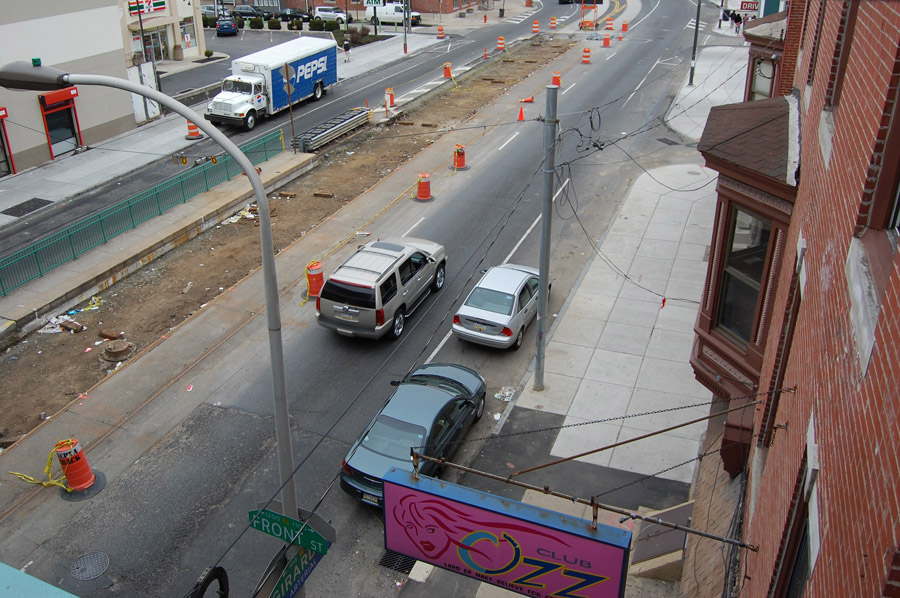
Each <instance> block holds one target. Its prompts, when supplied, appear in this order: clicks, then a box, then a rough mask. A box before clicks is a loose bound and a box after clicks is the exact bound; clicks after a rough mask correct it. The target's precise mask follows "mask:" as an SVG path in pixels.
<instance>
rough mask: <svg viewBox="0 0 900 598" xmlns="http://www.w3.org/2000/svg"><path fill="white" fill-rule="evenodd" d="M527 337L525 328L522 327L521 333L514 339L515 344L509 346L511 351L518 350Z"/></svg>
mask: <svg viewBox="0 0 900 598" xmlns="http://www.w3.org/2000/svg"><path fill="white" fill-rule="evenodd" d="M524 339H525V329H524V328H520V329H519V334H517V335H516V340H515V341H513V344H512V345H510V346H509V349H510V351H518V350H519V347H521V346H522V341H523V340H524Z"/></svg>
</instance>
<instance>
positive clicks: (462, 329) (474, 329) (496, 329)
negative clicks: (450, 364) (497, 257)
mask: <svg viewBox="0 0 900 598" xmlns="http://www.w3.org/2000/svg"><path fill="white" fill-rule="evenodd" d="M540 286H541V285H540V279H539V278H538V271H537V270H536V269H535V268H529V267H528V266H516V265H513V264H504V265H502V266H494V267H493V268H491V269H489V270H488V271H487V272H485V274H484V276H483V277H482V278H481V280H480V281H478V284H476V285H475V288H473V289H472V292H471V293H469V296H468V297H466V300H465V301H464V302H463V304H462V305H461V306H460V308H459V309H458V310H457V312H456V315H455V316H453V333H454V334H455V335H456V336H458V337H459V338H461V339H463V340H467V341H469V342H472V343H477V344H479V345H486V346H488V347H497V348H501V349H510V348H511V349H513V350H516V349H518V348H519V347H521V346H522V338H523V337H524V336H525V328H527V327H528V324H530V323H531V320H533V319H534V316H535V314H537V306H538V291H539V290H540Z"/></svg>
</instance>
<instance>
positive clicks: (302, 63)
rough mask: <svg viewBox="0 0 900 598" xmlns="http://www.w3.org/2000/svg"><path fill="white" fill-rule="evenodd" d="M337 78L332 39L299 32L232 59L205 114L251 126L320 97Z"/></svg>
mask: <svg viewBox="0 0 900 598" xmlns="http://www.w3.org/2000/svg"><path fill="white" fill-rule="evenodd" d="M335 83H337V43H335V41H334V39H333V38H332V39H323V38H319V37H298V38H297V39H293V40H291V41H289V42H285V43H283V44H278V45H277V46H272V47H271V48H266V49H265V50H260V51H259V52H254V53H253V54H248V55H247V56H244V57H243V58H237V59H235V60H233V61H232V62H231V75H230V76H228V77H226V78H225V79H224V80H223V81H222V91H220V92H219V93H218V94H217V95H216V97H214V98H213V99H212V101H210V103H209V106H207V108H206V113H205V114H204V115H203V116H204V118H206V120H208V121H210V122H212V123H216V124H228V125H237V126H243V127H244V129H246V130H248V131H250V130H251V129H253V127H255V126H256V123H257V122H258V121H259V119H261V118H265V117H267V116H270V115H272V114H276V113H278V112H281V111H282V110H284V109H285V108H287V107H288V106H289V105H291V104H296V103H297V102H299V101H301V100H305V99H306V98H310V97H311V98H313V100H319V99H320V98H321V97H322V96H323V95H325V91H326V90H327V89H328V88H329V87H331V86H333V85H334V84H335Z"/></svg>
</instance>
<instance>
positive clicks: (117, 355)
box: [103, 339, 134, 361]
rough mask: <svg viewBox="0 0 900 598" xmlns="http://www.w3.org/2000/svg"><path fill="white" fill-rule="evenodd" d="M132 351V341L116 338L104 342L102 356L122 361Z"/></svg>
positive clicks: (110, 359)
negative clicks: (104, 346)
mask: <svg viewBox="0 0 900 598" xmlns="http://www.w3.org/2000/svg"><path fill="white" fill-rule="evenodd" d="M132 353H134V343H129V342H128V341H126V340H122V339H117V340H114V341H110V342H108V343H106V348H105V349H103V358H104V359H107V360H109V361H123V360H125V359H128V358H129V357H131V354H132Z"/></svg>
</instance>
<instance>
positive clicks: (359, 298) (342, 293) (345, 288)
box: [321, 280, 375, 309]
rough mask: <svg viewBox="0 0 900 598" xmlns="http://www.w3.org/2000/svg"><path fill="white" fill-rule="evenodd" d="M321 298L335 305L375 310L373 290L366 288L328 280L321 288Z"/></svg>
mask: <svg viewBox="0 0 900 598" xmlns="http://www.w3.org/2000/svg"><path fill="white" fill-rule="evenodd" d="M321 297H322V299H326V300H328V301H334V302H335V303H346V304H347V305H352V306H354V307H366V308H368V309H375V289H372V288H368V287H360V286H356V285H352V284H347V283H344V282H338V281H336V280H329V281H328V282H326V283H325V284H324V285H323V286H322V291H321Z"/></svg>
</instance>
